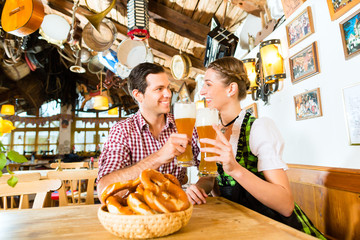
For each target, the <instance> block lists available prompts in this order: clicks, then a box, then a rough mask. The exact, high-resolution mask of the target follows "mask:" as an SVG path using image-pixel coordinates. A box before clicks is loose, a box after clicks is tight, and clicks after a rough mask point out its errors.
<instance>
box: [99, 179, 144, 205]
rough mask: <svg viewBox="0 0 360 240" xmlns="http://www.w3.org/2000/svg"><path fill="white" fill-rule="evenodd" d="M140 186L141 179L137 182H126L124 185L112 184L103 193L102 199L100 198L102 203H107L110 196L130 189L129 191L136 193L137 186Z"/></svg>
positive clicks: (119, 183)
mask: <svg viewBox="0 0 360 240" xmlns="http://www.w3.org/2000/svg"><path fill="white" fill-rule="evenodd" d="M139 184H140V179H139V178H137V179H135V180H129V181H126V182H123V183H122V182H117V183H113V184H110V185H109V186H107V187H106V189H105V190H104V191H103V192H102V194H101V197H100V198H101V201H102V202H105V201H106V199H107V198H108V197H109V196H112V195H114V194H116V193H118V192H120V191H121V190H126V189H129V191H133V192H134V191H135V190H136V187H137V185H139Z"/></svg>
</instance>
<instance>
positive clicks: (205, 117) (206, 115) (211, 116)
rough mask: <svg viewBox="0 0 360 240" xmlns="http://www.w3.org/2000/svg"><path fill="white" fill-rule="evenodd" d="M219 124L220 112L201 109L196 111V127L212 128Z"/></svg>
mask: <svg viewBox="0 0 360 240" xmlns="http://www.w3.org/2000/svg"><path fill="white" fill-rule="evenodd" d="M218 123H219V112H218V110H216V109H211V108H200V109H198V110H197V111H196V124H195V125H196V126H197V127H201V126H212V125H213V124H215V125H217V124H218Z"/></svg>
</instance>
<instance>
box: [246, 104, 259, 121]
mask: <svg viewBox="0 0 360 240" xmlns="http://www.w3.org/2000/svg"><path fill="white" fill-rule="evenodd" d="M245 110H246V112H249V113H251V114H252V115H253V116H254V117H256V118H258V111H257V105H256V103H252V104H250V105H249V106H247V107H245Z"/></svg>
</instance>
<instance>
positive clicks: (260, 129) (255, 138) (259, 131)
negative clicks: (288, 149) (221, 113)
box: [230, 110, 288, 172]
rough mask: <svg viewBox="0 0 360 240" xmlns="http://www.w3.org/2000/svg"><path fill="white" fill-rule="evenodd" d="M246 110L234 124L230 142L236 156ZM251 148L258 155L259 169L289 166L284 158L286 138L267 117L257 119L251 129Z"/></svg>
mask: <svg viewBox="0 0 360 240" xmlns="http://www.w3.org/2000/svg"><path fill="white" fill-rule="evenodd" d="M245 113H246V111H245V110H242V111H241V112H240V114H239V117H238V118H237V119H236V121H235V122H234V124H233V127H232V134H231V136H230V144H231V145H232V148H233V153H234V156H236V152H237V147H238V141H239V136H240V129H241V124H242V122H243V120H244V117H245ZM249 144H250V150H251V152H252V153H253V154H254V155H255V156H257V157H258V171H259V172H262V171H265V170H272V169H281V168H282V169H284V170H287V169H288V167H287V165H286V163H285V162H284V161H283V160H282V155H283V151H284V139H283V138H282V136H281V133H280V132H279V130H278V129H277V127H276V125H275V123H274V121H273V120H271V119H270V118H267V117H262V118H259V119H256V120H255V122H254V123H253V125H252V127H251V131H250V140H249Z"/></svg>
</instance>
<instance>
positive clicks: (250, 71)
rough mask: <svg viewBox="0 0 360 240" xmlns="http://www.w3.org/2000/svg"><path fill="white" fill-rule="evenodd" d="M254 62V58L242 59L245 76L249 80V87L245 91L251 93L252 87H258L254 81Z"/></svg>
mask: <svg viewBox="0 0 360 240" xmlns="http://www.w3.org/2000/svg"><path fill="white" fill-rule="evenodd" d="M255 62H256V59H255V58H248V59H244V60H243V63H244V67H245V70H246V73H247V76H248V78H249V80H250V89H249V90H248V91H247V93H248V94H251V91H252V89H254V88H257V87H258V85H257V83H256V69H255Z"/></svg>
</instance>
